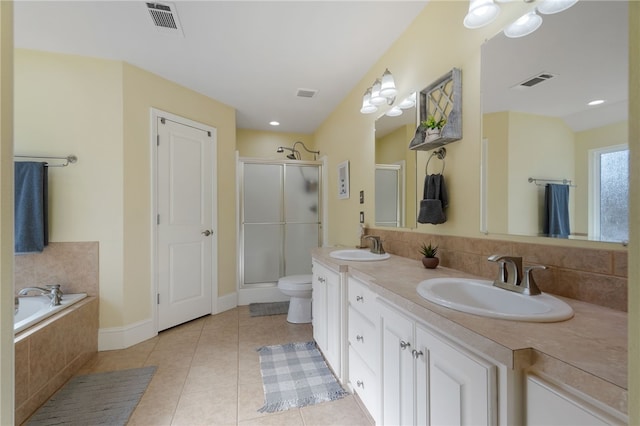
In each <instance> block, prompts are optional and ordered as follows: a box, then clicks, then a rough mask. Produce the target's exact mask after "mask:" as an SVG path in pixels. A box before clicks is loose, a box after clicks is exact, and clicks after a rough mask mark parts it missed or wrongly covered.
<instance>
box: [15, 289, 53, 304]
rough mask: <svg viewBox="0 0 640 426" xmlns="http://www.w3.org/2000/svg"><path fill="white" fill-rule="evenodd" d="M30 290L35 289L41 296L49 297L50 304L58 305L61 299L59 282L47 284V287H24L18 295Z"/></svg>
mask: <svg viewBox="0 0 640 426" xmlns="http://www.w3.org/2000/svg"><path fill="white" fill-rule="evenodd" d="M30 291H37V292H38V293H40V294H41V295H43V296H47V297H48V298H49V299H51V306H58V305H60V301H61V300H62V290H60V284H53V285H48V286H47V288H42V287H25V288H23V289H22V290H20V291H19V292H18V295H20V296H26V295H27V293H29V292H30Z"/></svg>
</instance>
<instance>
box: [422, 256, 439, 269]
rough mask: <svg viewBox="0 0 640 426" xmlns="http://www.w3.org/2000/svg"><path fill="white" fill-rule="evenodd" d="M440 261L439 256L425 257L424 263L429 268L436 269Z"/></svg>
mask: <svg viewBox="0 0 640 426" xmlns="http://www.w3.org/2000/svg"><path fill="white" fill-rule="evenodd" d="M439 263H440V259H438V258H437V257H423V258H422V264H423V265H424V267H425V268H427V269H435V268H436V267H437V266H438V264H439Z"/></svg>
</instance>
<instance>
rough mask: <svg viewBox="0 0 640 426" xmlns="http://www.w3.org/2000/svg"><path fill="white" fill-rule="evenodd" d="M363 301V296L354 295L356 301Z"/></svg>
mask: <svg viewBox="0 0 640 426" xmlns="http://www.w3.org/2000/svg"><path fill="white" fill-rule="evenodd" d="M363 301H364V297H362V296H356V302H363Z"/></svg>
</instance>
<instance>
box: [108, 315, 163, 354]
mask: <svg viewBox="0 0 640 426" xmlns="http://www.w3.org/2000/svg"><path fill="white" fill-rule="evenodd" d="M157 335H158V330H157V327H156V326H155V325H154V322H153V321H152V320H151V319H148V320H143V321H139V322H137V323H134V324H130V325H126V326H123V327H110V328H100V329H99V330H98V351H110V350H114V349H126V348H128V347H130V346H133V345H136V344H138V343H140V342H144V341H145V340H148V339H151V338H152V337H155V336H157Z"/></svg>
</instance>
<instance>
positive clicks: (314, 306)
mask: <svg viewBox="0 0 640 426" xmlns="http://www.w3.org/2000/svg"><path fill="white" fill-rule="evenodd" d="M324 271H325V268H323V267H322V266H320V265H318V264H317V263H315V262H314V263H313V280H312V281H311V288H312V293H311V324H312V325H313V340H315V341H316V343H317V344H318V347H319V348H320V350H321V351H322V352H323V353H325V352H326V351H327V284H326V280H327V279H326V277H325V275H324Z"/></svg>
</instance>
